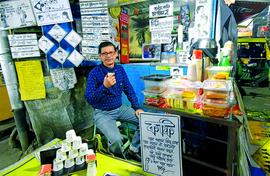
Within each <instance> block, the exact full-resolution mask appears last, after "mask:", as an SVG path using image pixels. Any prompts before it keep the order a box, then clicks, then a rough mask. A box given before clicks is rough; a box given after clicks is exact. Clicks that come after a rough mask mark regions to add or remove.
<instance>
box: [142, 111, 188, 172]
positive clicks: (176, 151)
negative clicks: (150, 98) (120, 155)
mask: <svg viewBox="0 0 270 176" xmlns="http://www.w3.org/2000/svg"><path fill="white" fill-rule="evenodd" d="M140 130H141V150H142V164H143V170H144V171H145V172H149V173H152V174H155V175H162V176H175V175H179V176H182V175H183V174H182V155H181V125H180V116H177V115H170V114H157V113H146V112H144V113H141V116H140Z"/></svg>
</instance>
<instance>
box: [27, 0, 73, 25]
mask: <svg viewBox="0 0 270 176" xmlns="http://www.w3.org/2000/svg"><path fill="white" fill-rule="evenodd" d="M31 2H32V7H33V9H34V13H35V16H36V20H37V24H38V26H43V25H49V24H57V23H65V22H71V21H73V17H72V13H71V10H70V4H69V1H68V0H31Z"/></svg>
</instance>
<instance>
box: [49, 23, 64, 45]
mask: <svg viewBox="0 0 270 176" xmlns="http://www.w3.org/2000/svg"><path fill="white" fill-rule="evenodd" d="M48 34H49V35H50V36H52V37H53V38H54V39H55V40H56V41H58V42H60V41H61V40H62V39H63V38H64V37H65V36H66V35H67V32H66V31H65V30H64V29H63V28H61V26H59V25H58V24H56V25H54V26H53V27H52V28H51V30H50V31H49V32H48Z"/></svg>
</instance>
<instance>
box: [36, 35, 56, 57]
mask: <svg viewBox="0 0 270 176" xmlns="http://www.w3.org/2000/svg"><path fill="white" fill-rule="evenodd" d="M53 46H54V43H53V42H52V41H51V40H50V39H48V38H47V37H45V36H44V35H43V36H42V37H41V38H40V39H39V40H38V47H39V49H41V51H43V52H44V53H46V54H47V53H48V51H50V49H51V48H52V47H53Z"/></svg>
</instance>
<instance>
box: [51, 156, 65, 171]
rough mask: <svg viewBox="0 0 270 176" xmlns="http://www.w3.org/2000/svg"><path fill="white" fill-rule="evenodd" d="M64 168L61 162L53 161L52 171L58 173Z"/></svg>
mask: <svg viewBox="0 0 270 176" xmlns="http://www.w3.org/2000/svg"><path fill="white" fill-rule="evenodd" d="M63 168H64V163H63V161H59V160H57V159H54V160H53V171H54V172H58V171H60V170H62V169H63Z"/></svg>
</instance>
